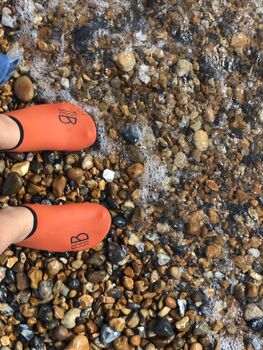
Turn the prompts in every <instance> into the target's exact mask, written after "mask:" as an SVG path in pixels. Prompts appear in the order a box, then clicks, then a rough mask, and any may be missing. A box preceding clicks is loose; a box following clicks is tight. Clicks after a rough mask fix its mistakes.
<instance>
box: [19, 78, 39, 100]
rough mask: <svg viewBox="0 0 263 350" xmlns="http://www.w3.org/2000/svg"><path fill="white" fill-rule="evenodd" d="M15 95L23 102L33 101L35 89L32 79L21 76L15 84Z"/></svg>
mask: <svg viewBox="0 0 263 350" xmlns="http://www.w3.org/2000/svg"><path fill="white" fill-rule="evenodd" d="M14 92H15V95H16V96H17V97H18V98H19V100H21V101H23V102H30V101H32V99H33V97H34V94H35V91H34V87H33V83H32V81H31V80H30V79H29V78H28V77H26V76H22V77H19V78H18V79H17V80H16V81H15V84H14Z"/></svg>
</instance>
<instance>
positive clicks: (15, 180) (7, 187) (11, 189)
mask: <svg viewBox="0 0 263 350" xmlns="http://www.w3.org/2000/svg"><path fill="white" fill-rule="evenodd" d="M22 185H23V181H22V178H21V177H20V176H19V175H18V174H17V173H10V174H9V175H8V177H7V179H6V180H5V182H4V184H3V188H2V194H3V195H4V196H12V195H14V194H17V193H18V192H19V191H20V190H21V188H22Z"/></svg>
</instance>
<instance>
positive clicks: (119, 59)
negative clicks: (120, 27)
mask: <svg viewBox="0 0 263 350" xmlns="http://www.w3.org/2000/svg"><path fill="white" fill-rule="evenodd" d="M114 61H115V62H116V64H117V66H118V67H119V68H120V69H121V70H122V71H124V72H130V71H131V70H133V68H134V67H135V64H136V60H135V56H134V53H133V52H132V51H130V52H125V51H123V52H120V53H118V54H117V55H116V56H115V57H114Z"/></svg>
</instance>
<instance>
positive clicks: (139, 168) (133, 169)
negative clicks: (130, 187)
mask: <svg viewBox="0 0 263 350" xmlns="http://www.w3.org/2000/svg"><path fill="white" fill-rule="evenodd" d="M143 172H144V166H143V165H142V164H140V163H135V164H133V165H131V166H130V167H129V168H128V169H127V173H128V175H129V176H130V177H131V178H132V179H134V180H137V179H138V178H139V177H140V176H141V175H142V174H143Z"/></svg>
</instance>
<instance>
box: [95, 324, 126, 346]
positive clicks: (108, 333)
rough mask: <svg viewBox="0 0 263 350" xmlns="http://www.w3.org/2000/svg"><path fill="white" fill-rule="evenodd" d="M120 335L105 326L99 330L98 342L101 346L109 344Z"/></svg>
mask: <svg viewBox="0 0 263 350" xmlns="http://www.w3.org/2000/svg"><path fill="white" fill-rule="evenodd" d="M120 335H121V333H120V332H117V331H115V330H114V329H112V328H111V327H109V326H107V325H103V326H102V327H101V330H100V340H101V342H102V343H103V344H110V343H112V342H113V341H114V340H115V339H117V338H118V337H119V336H120Z"/></svg>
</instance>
